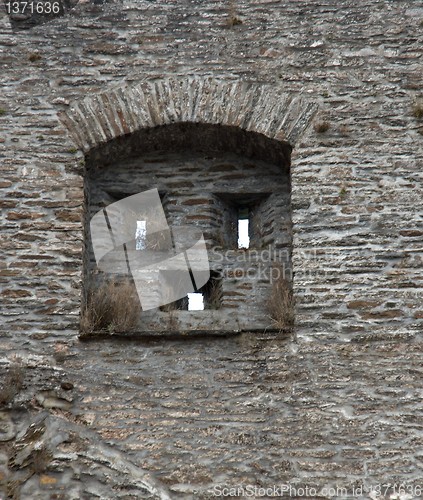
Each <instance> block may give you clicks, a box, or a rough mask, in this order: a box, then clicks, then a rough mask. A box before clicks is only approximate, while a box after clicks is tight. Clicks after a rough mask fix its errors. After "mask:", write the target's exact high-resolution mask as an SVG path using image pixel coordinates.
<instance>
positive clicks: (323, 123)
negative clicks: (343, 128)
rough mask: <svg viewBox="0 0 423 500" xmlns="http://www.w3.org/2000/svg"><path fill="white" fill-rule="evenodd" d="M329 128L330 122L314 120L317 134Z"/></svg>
mask: <svg viewBox="0 0 423 500" xmlns="http://www.w3.org/2000/svg"><path fill="white" fill-rule="evenodd" d="M329 129H330V123H329V122H327V121H320V122H316V123H315V124H314V130H315V131H316V132H317V133H318V134H324V133H325V132H327V131H328V130H329Z"/></svg>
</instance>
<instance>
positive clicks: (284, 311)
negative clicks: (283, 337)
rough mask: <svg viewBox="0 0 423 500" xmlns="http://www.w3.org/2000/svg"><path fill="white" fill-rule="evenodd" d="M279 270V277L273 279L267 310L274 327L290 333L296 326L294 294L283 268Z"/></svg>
mask: <svg viewBox="0 0 423 500" xmlns="http://www.w3.org/2000/svg"><path fill="white" fill-rule="evenodd" d="M277 268H279V271H280V272H279V274H278V277H277V278H275V279H273V283H272V288H271V292H270V296H269V300H268V303H267V308H268V312H269V314H270V318H271V319H272V327H273V328H275V329H278V330H279V331H289V330H291V329H292V327H293V326H294V320H295V311H294V306H295V300H294V294H293V290H292V284H291V282H290V281H288V280H287V279H286V278H284V277H283V273H282V268H281V267H279V266H277ZM272 275H273V273H272Z"/></svg>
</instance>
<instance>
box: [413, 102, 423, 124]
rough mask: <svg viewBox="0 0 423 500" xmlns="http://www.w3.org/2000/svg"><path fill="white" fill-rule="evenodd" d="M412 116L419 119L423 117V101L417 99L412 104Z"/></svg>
mask: <svg viewBox="0 0 423 500" xmlns="http://www.w3.org/2000/svg"><path fill="white" fill-rule="evenodd" d="M413 116H414V117H415V118H417V119H418V120H421V119H422V118H423V101H421V102H420V101H419V102H416V103H415V104H414V106H413Z"/></svg>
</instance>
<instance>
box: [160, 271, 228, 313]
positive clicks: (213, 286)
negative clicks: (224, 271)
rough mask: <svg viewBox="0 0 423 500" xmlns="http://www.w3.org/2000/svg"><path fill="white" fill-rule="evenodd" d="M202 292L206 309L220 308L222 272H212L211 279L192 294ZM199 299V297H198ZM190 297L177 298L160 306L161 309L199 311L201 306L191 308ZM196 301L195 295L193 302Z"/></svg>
mask: <svg viewBox="0 0 423 500" xmlns="http://www.w3.org/2000/svg"><path fill="white" fill-rule="evenodd" d="M197 294H201V295H202V296H203V306H204V309H220V307H221V304H222V279H221V277H220V273H219V272H216V271H211V272H210V279H209V280H208V281H207V283H206V284H205V285H204V286H202V287H201V288H200V289H199V290H196V291H195V292H193V293H192V294H189V295H190V296H192V295H197ZM197 300H198V299H197ZM189 302H190V301H189V297H188V295H187V296H186V297H183V298H182V299H179V300H176V301H175V302H172V303H170V304H166V305H164V306H161V307H160V310H161V311H188V310H192V311H198V310H201V309H200V308H197V307H195V308H194V309H189V308H188V307H189ZM192 302H194V304H195V302H196V298H195V297H194V301H193V300H191V303H192Z"/></svg>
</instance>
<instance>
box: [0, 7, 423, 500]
mask: <svg viewBox="0 0 423 500" xmlns="http://www.w3.org/2000/svg"><path fill="white" fill-rule="evenodd" d="M2 9H3V10H2V11H1V20H0V50H1V94H0V126H1V135H0V161H1V166H0V169H1V177H0V188H1V193H2V196H1V198H0V203H1V208H2V212H1V221H2V222H1V224H2V226H1V239H0V248H1V261H0V275H1V289H0V295H1V310H0V318H1V319H0V332H1V337H0V346H1V356H0V370H1V378H0V401H1V405H2V407H1V410H0V446H1V447H0V485H1V487H0V492H1V493H0V497H1V495H3V496H4V497H9V498H31V499H32V498H34V499H38V498H39V499H47V498H64V499H73V498H75V499H76V498H96V497H97V498H104V499H109V498H110V499H113V498H127V499H129V498H212V497H216V496H219V495H220V496H222V495H223V488H224V487H233V488H238V487H247V486H252V487H255V488H256V490H254V491H255V493H254V495H255V496H256V497H257V498H259V495H260V491H259V490H258V489H257V488H266V487H268V488H271V487H273V486H275V485H279V484H283V485H290V486H292V487H293V488H294V487H296V488H297V489H296V490H295V491H294V490H293V489H291V490H290V491H291V493H292V495H291V496H295V495H296V496H297V497H304V495H301V491H303V490H300V488H303V489H304V491H305V488H306V487H308V490H307V491H308V496H309V498H319V497H323V498H354V497H357V495H355V494H354V492H357V491H361V490H360V489H359V488H360V487H362V488H363V490H362V491H363V493H362V497H364V498H372V499H375V498H378V499H379V498H392V499H393V498H402V499H412V498H420V497H421V489H420V488H421V486H422V484H421V483H422V477H423V473H422V468H423V456H422V451H421V450H422V442H423V441H422V410H421V406H422V405H421V402H422V398H421V395H422V368H421V366H422V354H421V330H422V322H423V310H422V277H423V276H422V241H423V238H422V236H423V229H422V227H423V225H422V214H423V210H422V199H423V196H422V174H421V166H422V158H423V148H422V130H423V122H422V115H423V111H422V110H423V102H422V101H423V92H422V73H423V72H422V46H423V43H422V42H423V40H422V38H423V37H422V30H423V7H422V5H421V2H420V1H417V0H404V1H401V2H399V1H398V2H393V1H388V0H360V1H358V2H357V1H352V0H341V1H336V2H335V1H332V0H326V1H311V0H310V1H306V0H297V1H295V2H284V1H272V0H255V1H249V2H247V1H240V0H239V1H230V2H229V1H228V2H223V1H213V0H212V1H210V2H207V3H204V2H199V1H197V0H191V1H186V0H174V1H169V2H151V1H147V0H137V1H136V2H126V1H123V2H106V3H104V4H99V3H96V2H93V3H91V2H84V3H80V4H77V5H75V6H74V7H73V8H71V5H70V4H69V5H67V6H66V9H65V10H66V12H65V13H64V15H62V16H59V17H56V18H54V19H51V20H49V21H48V22H45V23H43V24H35V25H34V26H32V27H28V29H19V28H18V27H17V24H18V23H19V19H16V18H15V19H14V20H13V26H12V25H11V24H10V20H9V16H8V15H7V12H6V11H7V5H6V4H5V5H4V6H3V7H2ZM192 122H194V123H197V124H199V126H200V125H204V126H211V125H224V126H228V127H238V128H239V129H241V130H245V131H249V132H254V133H257V134H262V135H263V136H264V137H266V138H267V139H269V140H275V141H279V142H281V143H283V142H286V143H287V144H289V145H290V146H291V147H292V153H291V159H290V162H291V165H290V184H291V199H290V204H291V217H292V233H293V234H292V269H293V287H294V293H295V296H296V314H295V316H296V317H295V321H296V323H295V329H294V332H293V333H292V335H288V336H285V337H284V336H280V335H278V334H274V333H273V334H269V333H268V332H266V331H263V333H257V332H255V333H254V334H248V332H245V333H243V334H242V335H238V336H228V337H216V338H207V337H198V338H197V337H195V338H192V337H191V338H184V339H169V338H158V339H154V340H146V339H132V340H130V339H124V340H122V339H117V338H106V339H105V338H102V339H100V338H98V339H94V340H91V341H89V342H81V341H80V340H78V323H79V315H80V310H81V301H82V296H83V288H84V274H83V261H84V246H85V243H86V242H85V241H84V240H85V233H84V220H85V218H86V216H85V214H84V210H85V194H84V189H85V190H86V189H87V182H88V181H87V162H88V161H89V160H90V158H92V157H93V155H95V154H96V152H98V151H99V150H100V148H103V151H104V150H107V148H111V147H112V146H113V148H114V149H113V150H114V151H117V150H118V151H119V154H120V155H121V161H122V162H125V161H130V160H128V157H129V156H130V154H131V147H132V146H131V137H132V138H133V137H135V135H136V134H137V133H138V132H140V131H141V130H147V129H149V128H150V129H151V128H153V127H157V126H166V125H170V124H172V123H173V124H174V123H176V124H177V123H192ZM104 148H106V149H104ZM116 148H117V149H116ZM235 153H237V152H236V151H235ZM228 154H229V153H228ZM388 484H389V486H388ZM310 488H314V489H315V490H313V493H310ZM337 488H344V489H337ZM3 491H4V493H3Z"/></svg>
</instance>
